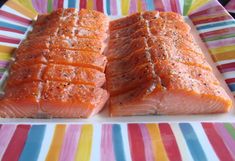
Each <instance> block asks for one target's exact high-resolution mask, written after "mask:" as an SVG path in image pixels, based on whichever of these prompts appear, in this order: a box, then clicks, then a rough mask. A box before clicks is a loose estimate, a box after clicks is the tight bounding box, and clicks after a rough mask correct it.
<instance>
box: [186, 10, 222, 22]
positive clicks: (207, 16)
mask: <svg viewBox="0 0 235 161" xmlns="http://www.w3.org/2000/svg"><path fill="white" fill-rule="evenodd" d="M221 14H224V10H219V11H216V12H209V13H206V15H199V16H198V15H196V16H194V15H190V16H189V17H190V19H192V21H194V19H195V18H199V17H206V18H210V16H220V15H221Z"/></svg>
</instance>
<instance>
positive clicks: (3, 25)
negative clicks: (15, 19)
mask: <svg viewBox="0 0 235 161" xmlns="http://www.w3.org/2000/svg"><path fill="white" fill-rule="evenodd" d="M0 27H5V28H9V29H15V30H19V31H22V32H25V31H26V30H27V28H26V27H22V26H18V25H14V24H11V23H7V22H3V21H0Z"/></svg>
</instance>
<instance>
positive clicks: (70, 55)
mask: <svg viewBox="0 0 235 161" xmlns="http://www.w3.org/2000/svg"><path fill="white" fill-rule="evenodd" d="M106 102H108V103H107V105H108V108H109V111H110V115H111V116H129V115H147V114H207V113H220V112H227V111H229V109H230V108H231V106H232V101H231V99H230V97H229V96H228V95H227V93H226V92H225V90H224V89H223V88H222V86H221V85H220V82H219V81H218V79H217V78H216V77H215V75H214V74H213V71H212V67H211V66H210V65H209V63H208V62H207V60H206V58H205V56H204V54H203V53H202V51H201V49H200V47H199V46H198V45H197V44H196V42H195V41H194V39H193V36H192V35H191V34H190V27H189V26H188V25H187V24H186V23H185V22H184V20H183V18H182V17H181V16H180V15H178V14H176V13H172V12H158V11H147V12H142V13H136V14H132V15H130V16H127V17H124V18H121V19H117V20H113V21H109V19H108V18H107V17H106V16H105V15H103V14H102V13H99V12H96V11H91V10H81V11H80V12H78V11H77V10H76V9H59V10H57V11H54V12H52V13H51V14H49V15H40V16H39V17H38V19H37V21H36V22H35V23H34V26H33V30H32V32H30V33H29V35H28V37H27V39H26V40H25V41H23V42H22V43H21V45H20V46H19V48H18V49H17V50H16V52H15V61H14V62H13V63H12V65H11V69H10V74H9V78H8V80H7V83H6V87H5V95H4V97H3V98H2V99H1V100H0V117H65V118H80V117H82V118H87V117H90V116H93V115H95V114H96V113H98V112H99V111H100V110H101V109H102V108H103V107H104V105H105V104H106Z"/></svg>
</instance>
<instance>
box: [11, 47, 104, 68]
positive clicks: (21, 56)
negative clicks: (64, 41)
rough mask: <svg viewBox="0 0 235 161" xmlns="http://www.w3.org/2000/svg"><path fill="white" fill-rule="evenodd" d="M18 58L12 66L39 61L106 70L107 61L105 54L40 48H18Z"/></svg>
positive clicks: (17, 66) (26, 64) (16, 66)
mask: <svg viewBox="0 0 235 161" xmlns="http://www.w3.org/2000/svg"><path fill="white" fill-rule="evenodd" d="M15 55H16V60H15V62H14V65H13V66H12V68H19V67H21V66H28V65H32V64H35V63H36V64H39V63H43V64H46V63H54V64H64V65H72V66H81V67H86V68H92V69H97V70H99V71H101V72H104V70H105V66H106V63H107V58H106V57H105V56H104V55H101V54H98V53H95V52H87V51H75V50H66V49H53V50H49V49H43V50H41V49H39V50H32V49H30V48H29V49H27V50H23V51H22V50H17V51H16V54H15Z"/></svg>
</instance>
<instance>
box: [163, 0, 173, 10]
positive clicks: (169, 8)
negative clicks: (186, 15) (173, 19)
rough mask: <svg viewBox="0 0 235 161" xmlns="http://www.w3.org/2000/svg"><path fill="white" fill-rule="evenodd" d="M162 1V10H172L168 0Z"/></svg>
mask: <svg viewBox="0 0 235 161" xmlns="http://www.w3.org/2000/svg"><path fill="white" fill-rule="evenodd" d="M162 3H163V6H164V8H165V9H164V11H172V9H171V2H170V0H164V1H162Z"/></svg>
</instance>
